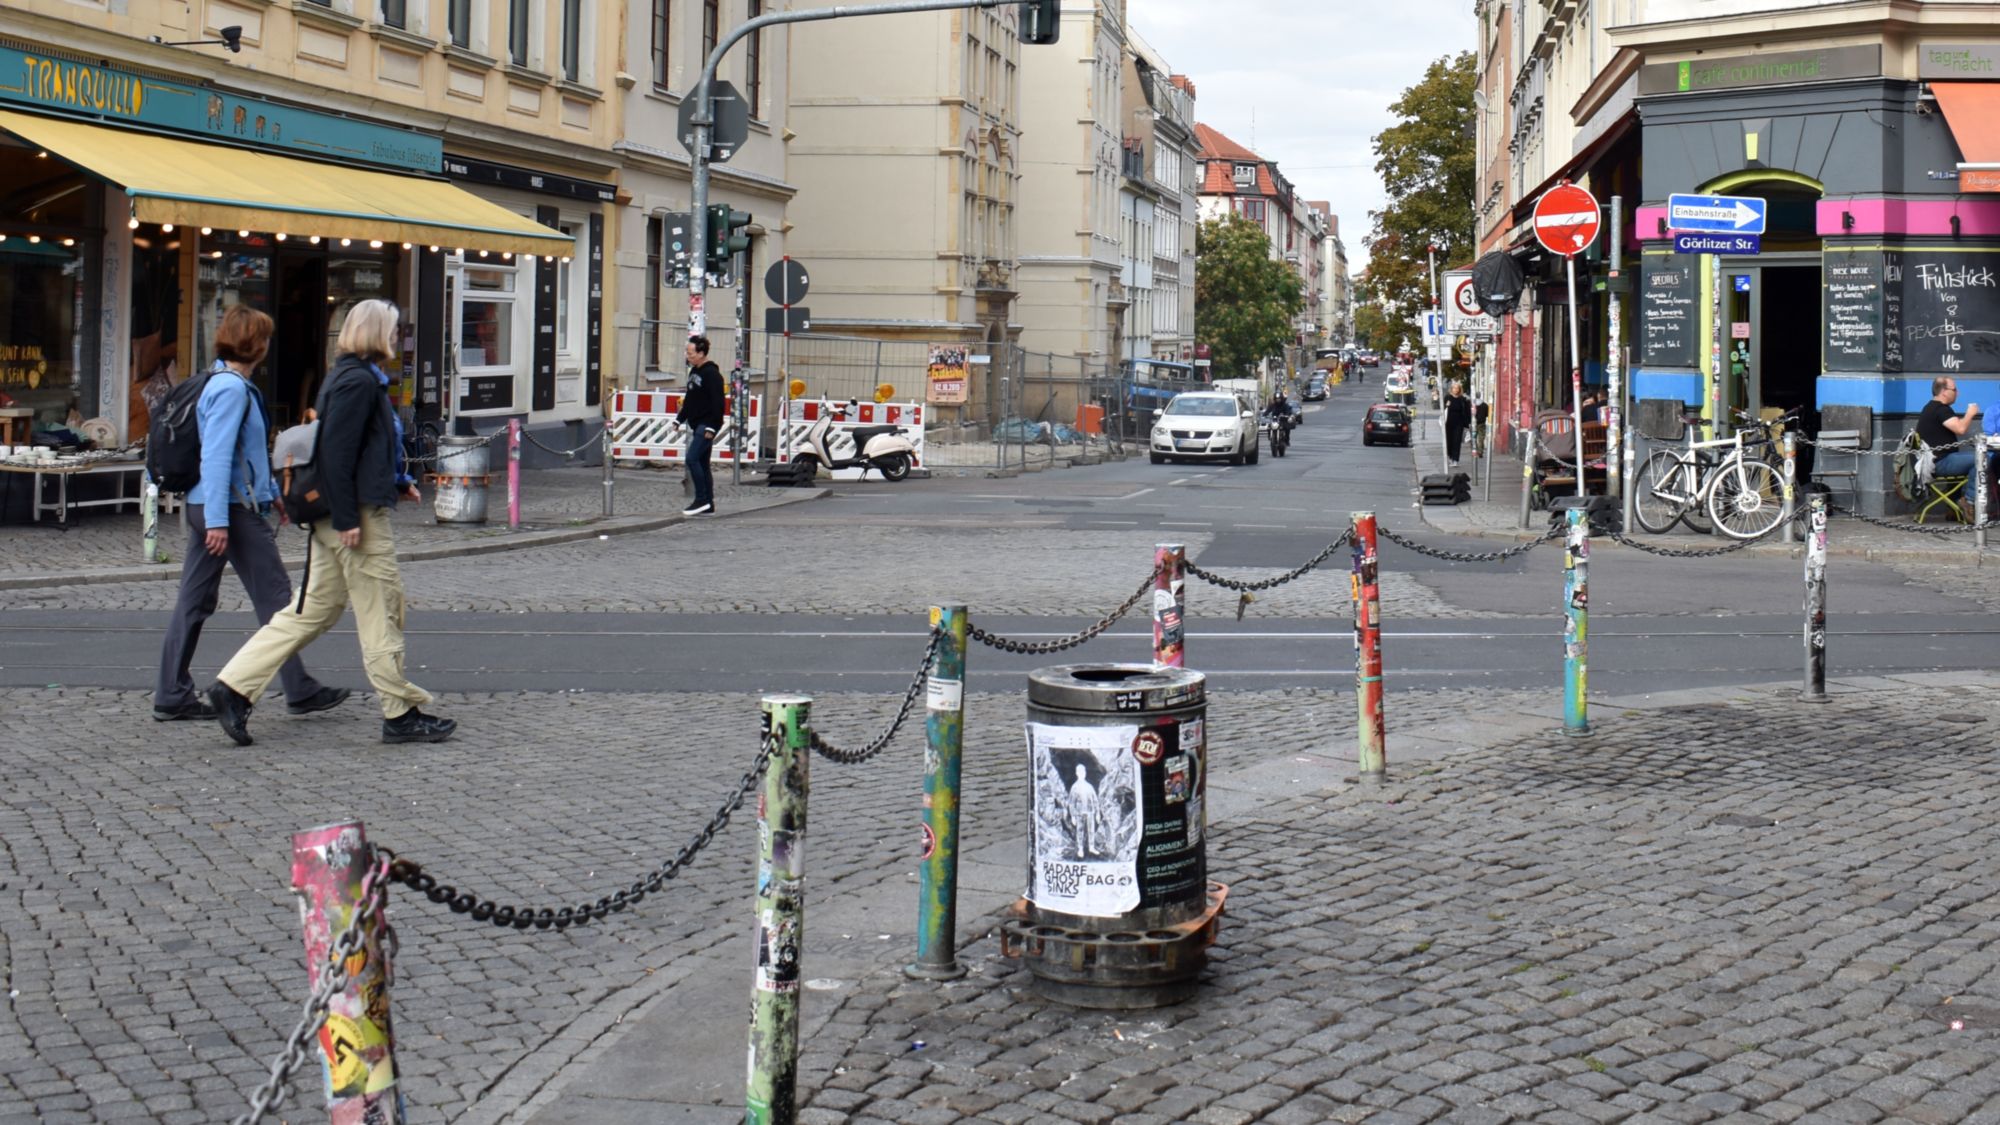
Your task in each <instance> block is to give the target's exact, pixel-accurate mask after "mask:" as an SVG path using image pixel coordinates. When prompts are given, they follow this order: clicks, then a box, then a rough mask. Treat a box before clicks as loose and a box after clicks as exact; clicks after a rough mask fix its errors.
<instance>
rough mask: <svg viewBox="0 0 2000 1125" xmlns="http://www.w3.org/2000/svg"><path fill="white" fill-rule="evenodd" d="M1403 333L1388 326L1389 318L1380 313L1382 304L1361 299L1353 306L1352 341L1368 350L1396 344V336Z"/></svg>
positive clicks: (1379, 349) (1385, 348)
mask: <svg viewBox="0 0 2000 1125" xmlns="http://www.w3.org/2000/svg"><path fill="white" fill-rule="evenodd" d="M1399 335H1403V334H1402V333H1398V332H1397V331H1396V330H1394V329H1393V328H1391V327H1390V326H1389V318H1388V317H1387V316H1384V315H1383V313H1382V306H1380V305H1378V304H1376V303H1375V302H1373V301H1361V302H1358V303H1356V304H1355V306H1354V341H1355V343H1357V344H1359V345H1361V346H1362V347H1364V348H1367V349H1368V350H1370V351H1384V350H1387V349H1390V348H1394V347H1395V346H1396V342H1397V337H1398V336H1399Z"/></svg>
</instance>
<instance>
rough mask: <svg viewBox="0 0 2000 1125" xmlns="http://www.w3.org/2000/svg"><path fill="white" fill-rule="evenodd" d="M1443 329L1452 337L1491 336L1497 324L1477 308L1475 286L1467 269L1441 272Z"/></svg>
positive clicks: (1497, 329) (1477, 301) (1477, 295)
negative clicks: (1442, 277) (1442, 276)
mask: <svg viewBox="0 0 2000 1125" xmlns="http://www.w3.org/2000/svg"><path fill="white" fill-rule="evenodd" d="M1444 296H1445V301H1444V330H1445V331H1446V332H1447V333H1449V334H1450V335H1453V336H1491V335H1493V334H1495V333H1497V332H1499V331H1500V325H1499V323H1498V322H1497V321H1495V320H1494V319H1493V318H1492V317H1490V316H1487V315H1486V314H1485V313H1484V312H1482V311H1480V308H1479V288H1478V287H1477V286H1475V285H1474V284H1473V283H1472V271H1471V270H1446V271H1445V273H1444Z"/></svg>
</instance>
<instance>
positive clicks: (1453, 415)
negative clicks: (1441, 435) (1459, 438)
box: [1444, 395, 1472, 430]
mask: <svg viewBox="0 0 2000 1125" xmlns="http://www.w3.org/2000/svg"><path fill="white" fill-rule="evenodd" d="M1471 424H1472V403H1471V402H1469V401H1467V400H1466V397H1465V396H1464V395H1446V396H1445V399H1444V425H1445V429H1448V430H1462V429H1464V428H1466V427H1467V426H1470V425H1471Z"/></svg>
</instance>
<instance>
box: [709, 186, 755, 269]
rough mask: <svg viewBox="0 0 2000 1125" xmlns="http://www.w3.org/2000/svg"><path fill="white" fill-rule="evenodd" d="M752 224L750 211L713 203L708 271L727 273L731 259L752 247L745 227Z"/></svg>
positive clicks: (710, 208)
mask: <svg viewBox="0 0 2000 1125" xmlns="http://www.w3.org/2000/svg"><path fill="white" fill-rule="evenodd" d="M749 225H750V212H748V211H738V210H735V209H733V208H731V207H730V206H729V205H728V204H726V203H716V204H711V205H710V206H709V208H708V272H710V273H717V274H719V273H727V272H729V268H730V265H731V261H730V260H731V259H732V258H734V257H736V255H738V254H740V253H742V252H743V251H745V250H748V249H750V236H749V235H748V234H747V233H745V232H744V230H743V228H744V227H747V226H749Z"/></svg>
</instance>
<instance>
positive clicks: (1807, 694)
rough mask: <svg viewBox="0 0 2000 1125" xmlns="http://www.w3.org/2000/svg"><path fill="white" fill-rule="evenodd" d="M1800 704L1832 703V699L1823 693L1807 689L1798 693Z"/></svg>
mask: <svg viewBox="0 0 2000 1125" xmlns="http://www.w3.org/2000/svg"><path fill="white" fill-rule="evenodd" d="M1799 702H1800V703H1832V702H1833V697H1832V696H1830V695H1828V694H1827V693H1825V692H1823V691H1814V690H1812V689H1811V688H1807V689H1805V690H1804V691H1801V692H1800V693H1799Z"/></svg>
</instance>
